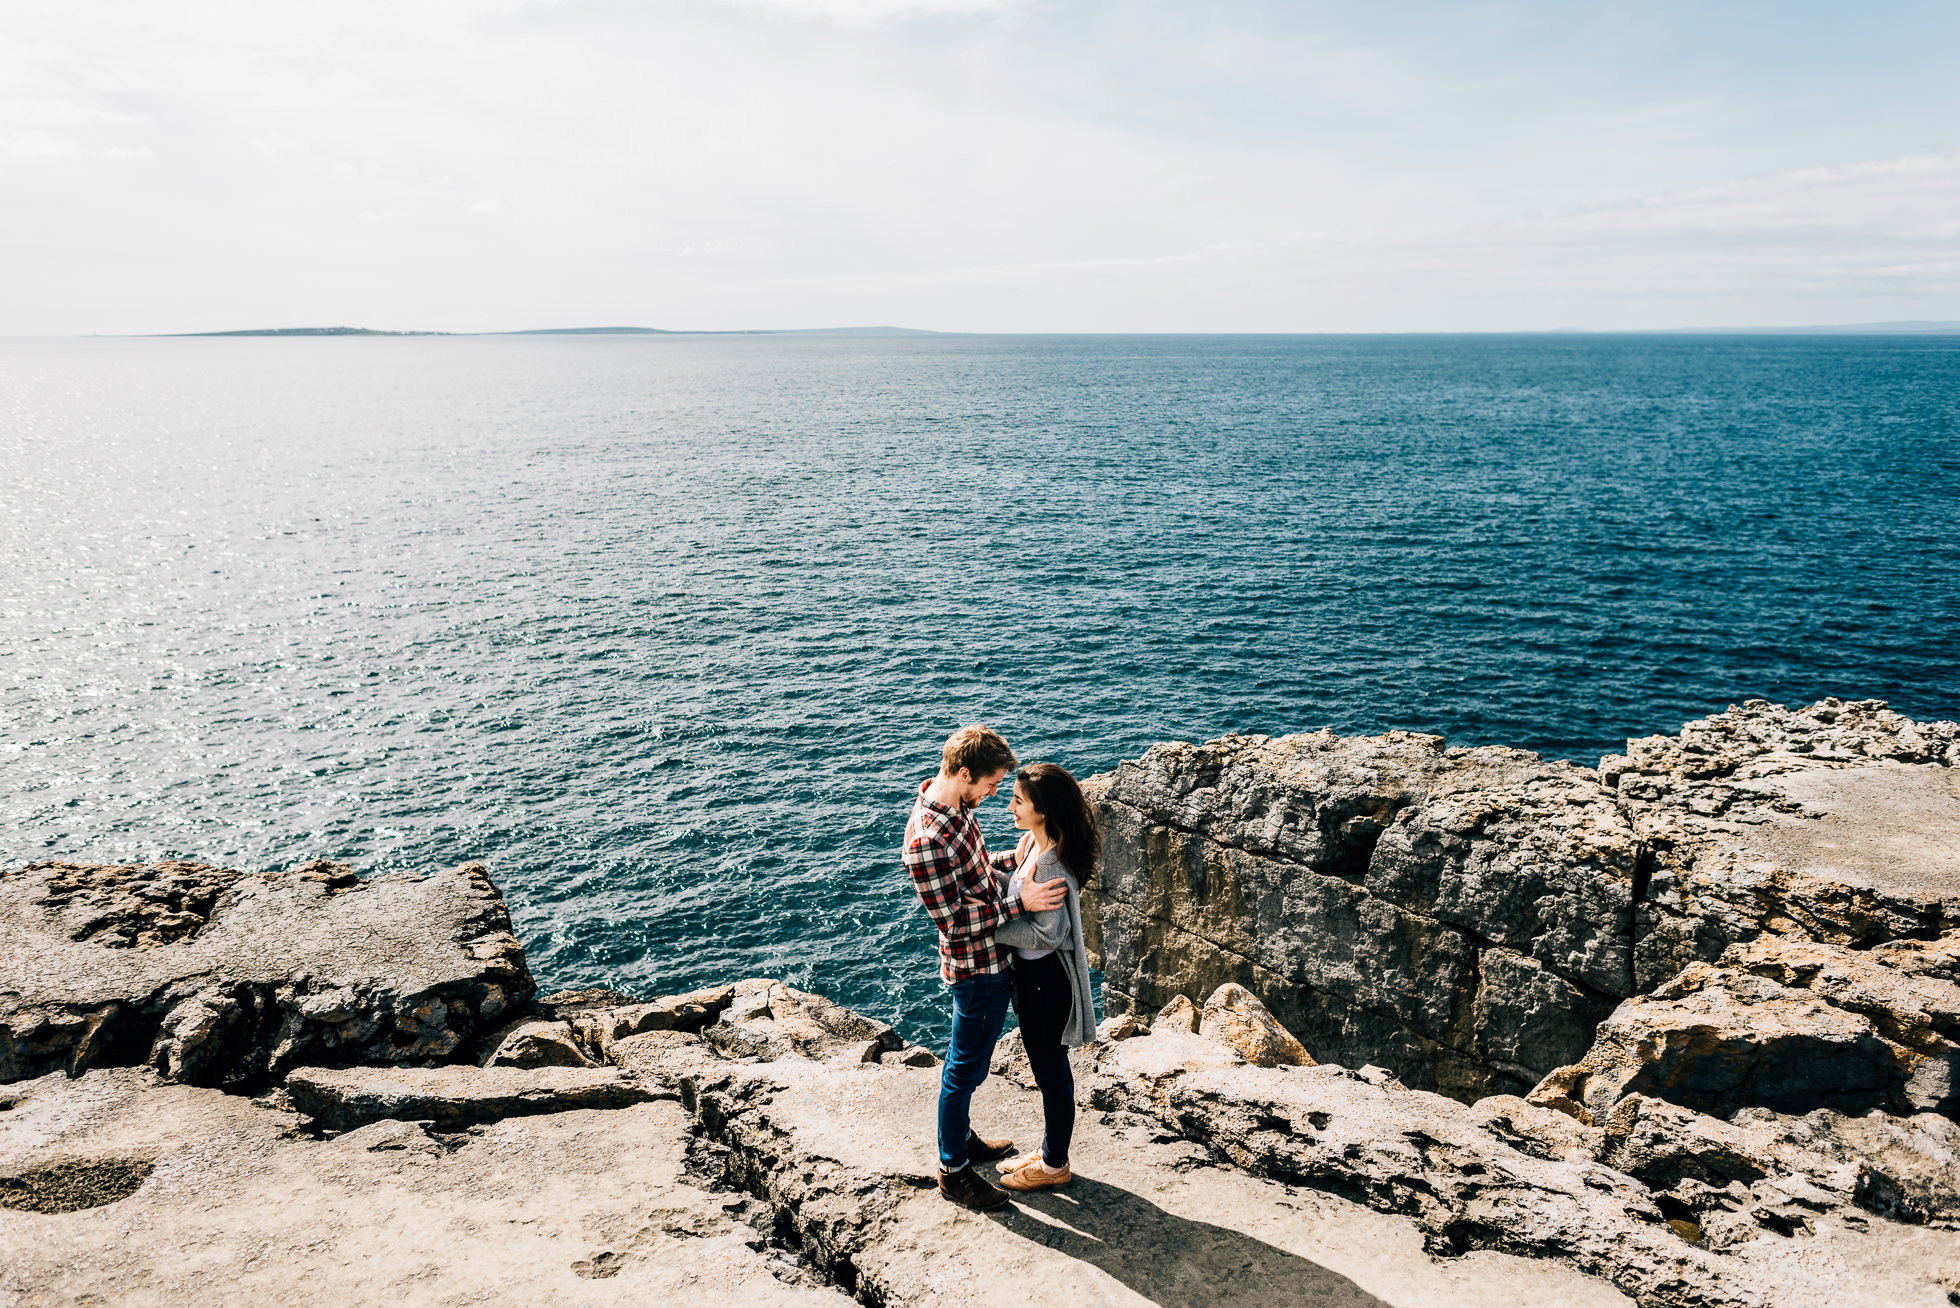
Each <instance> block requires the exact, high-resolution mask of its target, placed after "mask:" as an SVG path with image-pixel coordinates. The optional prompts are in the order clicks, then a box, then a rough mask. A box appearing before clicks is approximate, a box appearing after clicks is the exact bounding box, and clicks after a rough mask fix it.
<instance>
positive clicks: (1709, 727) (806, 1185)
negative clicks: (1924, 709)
mask: <svg viewBox="0 0 1960 1308" xmlns="http://www.w3.org/2000/svg"><path fill="white" fill-rule="evenodd" d="M1955 741H1956V731H1955V729H1954V725H1953V724H1951V723H1931V724H1923V723H1914V722H1911V721H1909V720H1907V719H1905V718H1902V717H1900V716H1899V715H1897V714H1892V713H1890V712H1889V710H1887V709H1886V708H1885V706H1884V705H1882V704H1878V703H1876V702H1873V701H1854V702H1850V703H1844V702H1840V701H1835V700H1827V701H1823V702H1821V703H1819V704H1817V705H1812V706H1811V707H1810V708H1808V709H1805V710H1803V711H1801V712H1796V713H1792V712H1790V711H1789V710H1786V709H1783V708H1780V707H1778V706H1775V705H1768V704H1761V703H1751V704H1748V705H1744V706H1741V707H1738V708H1732V709H1730V710H1728V711H1727V712H1726V713H1722V714H1715V715H1712V716H1711V717H1709V718H1706V719H1703V720H1701V721H1699V722H1695V723H1690V724H1688V726H1687V727H1686V728H1684V730H1683V731H1682V732H1681V733H1680V735H1679V736H1676V737H1653V738H1650V739H1648V740H1641V741H1633V742H1630V743H1629V747H1628V751H1627V753H1626V754H1624V755H1613V756H1609V757H1608V758H1607V759H1606V760H1604V761H1603V763H1602V767H1601V768H1600V769H1598V770H1594V769H1588V768H1581V767H1574V766H1571V765H1568V764H1563V763H1547V762H1545V761H1544V760H1541V759H1539V758H1537V757H1536V756H1535V755H1532V754H1529V753H1526V752H1524V751H1519V750H1511V749H1504V748H1501V747H1495V746H1486V747H1480V748H1475V749H1461V748H1449V747H1447V746H1446V745H1445V743H1444V742H1443V741H1441V740H1439V739H1437V738H1435V737H1429V736H1419V735H1412V734H1409V733H1389V734H1387V735H1385V736H1380V737H1369V738H1362V739H1343V738H1340V737H1336V736H1333V735H1332V734H1331V733H1327V732H1317V733H1311V734H1308V735H1301V736H1290V737H1282V738H1265V737H1250V736H1233V737H1227V738H1225V739H1223V740H1219V741H1213V742H1210V743H1208V744H1205V745H1196V746H1194V745H1165V746H1159V747H1157V748H1154V749H1152V750H1151V751H1149V752H1148V753H1147V754H1146V755H1145V757H1144V758H1142V759H1140V760H1136V761H1133V762H1130V763H1126V764H1124V765H1122V766H1121V767H1120V768H1119V769H1118V770H1117V771H1116V772H1115V773H1114V774H1113V775H1112V776H1109V777H1105V778H1102V779H1099V780H1097V781H1096V782H1095V783H1093V784H1092V786H1091V787H1090V789H1091V791H1092V793H1093V794H1094V796H1095V798H1096V802H1097V803H1098V805H1099V806H1100V808H1101V810H1102V813H1103V817H1104V822H1105V826H1106V830H1107V835H1108V838H1109V841H1108V858H1107V860H1106V866H1105V868H1104V870H1103V875H1102V876H1101V877H1100V878H1099V879H1098V882H1097V883H1096V886H1095V888H1094V890H1093V892H1092V893H1091V894H1089V895H1086V896H1085V904H1086V905H1087V906H1088V909H1089V913H1088V917H1089V921H1088V923H1087V925H1088V927H1089V929H1090V934H1091V936H1092V941H1091V943H1092V945H1093V946H1094V947H1095V949H1096V950H1097V951H1099V954H1100V957H1101V960H1102V964H1103V967H1104V969H1105V977H1106V989H1105V1000H1106V1006H1107V1007H1108V1008H1109V1010H1110V1016H1109V1017H1108V1018H1107V1019H1106V1020H1105V1021H1104V1023H1103V1024H1102V1026H1101V1027H1100V1029H1099V1032H1098V1038H1097V1039H1096V1041H1095V1042H1093V1043H1092V1044H1091V1045H1090V1046H1089V1047H1088V1048H1087V1049H1085V1050H1082V1051H1079V1052H1078V1053H1077V1054H1076V1055H1075V1056H1074V1058H1073V1060H1072V1061H1073V1063H1074V1066H1075V1069H1076V1073H1077V1084H1078V1098H1079V1100H1080V1101H1081V1102H1082V1105H1083V1108H1084V1110H1085V1111H1084V1112H1083V1114H1082V1118H1081V1124H1080V1127H1079V1130H1078V1134H1077V1141H1076V1149H1075V1160H1074V1161H1075V1165H1076V1170H1077V1172H1078V1179H1077V1181H1076V1182H1075V1183H1074V1185H1073V1186H1072V1187H1071V1188H1070V1189H1069V1190H1068V1191H1067V1192H1065V1193H1061V1194H1050V1195H1037V1196H1033V1197H1031V1198H1029V1199H1027V1200H1025V1201H1024V1202H1021V1203H1019V1204H1017V1205H1016V1207H1014V1208H1013V1209H1011V1210H1009V1211H1008V1212H1007V1213H1006V1214H1005V1215H1002V1216H999V1217H995V1218H986V1217H981V1216H977V1215H974V1214H970V1213H966V1212H964V1211H963V1210H959V1209H956V1208H954V1207H952V1206H950V1205H948V1204H946V1203H944V1202H943V1201H941V1200H940V1199H939V1198H938V1197H937V1196H936V1195H935V1194H934V1193H933V1191H932V1179H931V1177H932V1171H933V1166H934V1164H933V1157H932V1155H933V1149H932V1141H933V1104H934V1096H935V1090H936V1085H937V1081H938V1075H939V1073H938V1070H937V1066H936V1063H937V1060H936V1059H935V1058H934V1056H933V1054H932V1053H931V1052H930V1051H928V1050H925V1049H921V1048H919V1047H917V1046H915V1045H912V1044H910V1043H908V1042H907V1041H906V1040H905V1039H904V1038H903V1037H902V1035H901V1034H900V1033H899V1032H897V1031H895V1030H893V1029H892V1028H891V1027H890V1026H888V1025H886V1024H884V1023H881V1022H878V1021H876V1020H874V1019H870V1018H867V1017H865V1016H863V1015H860V1014H856V1013H853V1012H850V1011H849V1010H847V1009H844V1008H842V1007H840V1006H838V1005H837V1004H835V1003H833V1002H832V1001H830V1000H828V999H826V998H824V997H822V996H820V995H814V994H808V993H805V992H801V991H798V990H795V989H793V988H790V987H788V986H785V985H783V984H782V983H780V982H778V981H774V980H769V979H766V978H758V979H749V980H742V981H734V982H731V983H729V984H727V985H722V986H715V987H710V988H707V989H704V990H699V991H694V992H691V993H688V994H684V995H667V996H657V997H650V998H646V997H635V996H631V995H626V994H620V993H617V992H613V991H607V990H589V991H578V992H563V993H559V994H554V995H549V996H546V997H543V998H538V997H536V996H535V995H534V993H533V992H534V990H535V987H534V985H533V983H532V981H531V978H530V975H529V973H528V970H527V969H526V967H525V963H524V958H523V953H522V951H521V949H520V948H519V947H518V945H517V942H516V940H515V939H514V937H513V936H512V935H511V931H510V921H509V917H508V915H507V913H506V912H505V910H504V907H503V904H502V901H501V898H500V897H499V896H498V894H497V891H496V888H495V886H494V885H493V884H492V883H491V881H490V878H489V876H488V874H487V873H486V872H485V870H484V869H483V868H482V866H481V865H478V864H469V865H465V866H464V867H462V868H459V869H456V870H453V871H435V872H428V873H424V874H417V875H390V876H384V877H374V878H368V879H362V878H360V877H357V876H355V875H354V874H353V873H352V872H351V870H349V869H347V868H345V867H343V866H340V865H337V864H326V863H313V864H308V865H305V866H303V867H300V868H295V869H292V870H290V871H287V872H282V873H276V874H268V875H241V874H240V873H237V872H235V871H230V870H226V869H222V868H215V867H208V866H204V865H199V864H190V863H181V862H166V863H153V864H133V865H88V864H53V863H42V864H33V865H30V866H28V867H25V868H20V869H17V870H14V871H11V872H3V873H0V933H4V936H3V937H0V938H6V939H8V940H9V942H10V944H14V945H16V948H15V949H14V950H13V952H12V953H11V954H10V955H9V956H7V957H5V958H0V1303H8V1302H11V1301H12V1299H13V1298H21V1299H23V1300H24V1301H27V1302H37V1303H39V1302H47V1303H76V1304H80V1303H87V1302H100V1301H102V1300H104V1299H105V1298H106V1299H122V1300H138V1299H140V1300H142V1301H145V1302H154V1303H158V1304H164V1305H169V1304H187V1305H188V1304H191V1303H197V1304H203V1303H209V1302H214V1301H215V1302H231V1301H236V1302H251V1301H257V1300H260V1299H264V1298H268V1297H273V1296H275V1295H276V1296H277V1297H280V1298H282V1299H288V1300H291V1301H293V1302H295V1303H308V1302H319V1303H341V1302H350V1301H353V1300H357V1299H360V1300H365V1299H389V1300H399V1299H410V1300H426V1301H429V1302H437V1301H441V1302H461V1301H470V1302H512V1303H517V1302H522V1303H525V1304H532V1303H574V1302H578V1303H614V1302H617V1303H633V1302H650V1301H657V1302H668V1301H674V1302H678V1301H688V1302H699V1303H704V1304H731V1305H732V1304H741V1305H744V1306H748V1305H773V1304H793V1305H798V1308H802V1306H804V1305H814V1304H819V1303H833V1304H834V1303H842V1302H845V1301H846V1300H847V1298H856V1299H857V1300H859V1301H862V1302H873V1303H881V1304H887V1305H907V1304H921V1305H923V1304H944V1303H949V1302H965V1303H974V1304H990V1303H995V1302H998V1303H1002V1304H1006V1303H1022V1302H1027V1301H1029V1298H1030V1296H1031V1295H1032V1296H1033V1299H1034V1301H1036V1302H1054V1303H1064V1302H1066V1303H1076V1302H1108V1303H1114V1304H1136V1305H1139V1306H1141V1305H1145V1304H1156V1305H1166V1304H1172V1303H1178V1304H1207V1305H1212V1304H1218V1305H1223V1304H1234V1305H1237V1304H1244V1305H1247V1306H1248V1308H1250V1306H1251V1305H1263V1304H1267V1303H1273V1302H1306V1301H1323V1300H1329V1301H1340V1302H1352V1303H1360V1304H1367V1303H1376V1302H1380V1303H1391V1302H1392V1303H1395V1304H1398V1305H1405V1306H1406V1305H1417V1304H1429V1303H1434V1304H1491V1305H1497V1304H1515V1303H1519V1302H1536V1301H1544V1302H1555V1303H1561V1304H1564V1303H1572V1304H1600V1305H1605V1304H1609V1303H1624V1302H1627V1301H1629V1300H1632V1301H1635V1302H1638V1303H1642V1304H1650V1305H1735V1306H1736V1308H1742V1306H1744V1305H1750V1306H1753V1305H1777V1306H1778V1308H1789V1306H1793V1305H1806V1306H1807V1305H1818V1308H1837V1306H1838V1305H1841V1304H1844V1303H1849V1302H1859V1303H1864V1302H1871V1303H1881V1302H1882V1303H1899V1304H1925V1305H1927V1306H1928V1308H1934V1305H1937V1304H1940V1303H1942V1302H1945V1301H1947V1300H1948V1299H1950V1298H1951V1299H1953V1300H1954V1301H1956V1302H1960V1277H1956V1275H1955V1274H1954V1272H1953V1270H1952V1269H1954V1268H1956V1267H1960V1094H1956V1089H1960V898H1956V896H1955V895H1954V894H1953V893H1952V889H1951V887H1950V886H1948V885H1947V884H1946V883H1944V882H1943V881H1942V880H1941V878H1942V877H1943V876H1944V875H1945V872H1944V871H1943V869H1945V868H1947V867H1948V866H1949V865H1948V864H1947V863H1944V862H1942V861H1941V860H1942V859H1944V858H1946V857H1947V856H1948V855H1947V851H1951V850H1953V849H1956V848H1960V844H1956V842H1955V841H1954V840H1953V838H1952V837H1953V833H1954V832H1955V831H1956V830H1960V791H1956V790H1955V789H1954V787H1953V784H1952V782H1953V779H1954V778H1955V777H1956V776H1960V770H1956V769H1955V767H1954V764H1955V762H1956V756H1955V748H1954V747H1955ZM994 1070H995V1071H996V1073H998V1075H997V1076H996V1077H995V1078H994V1079H993V1080H992V1081H990V1082H989V1083H988V1085H987V1086H985V1087H983V1089H982V1092H981V1095H980V1097H979V1099H978V1101H977V1103H978V1112H979V1120H980V1121H981V1122H982V1123H983V1124H985V1125H987V1126H988V1128H989V1129H992V1127H993V1124H995V1123H999V1124H1000V1125H1001V1126H1002V1127H1003V1128H1005V1129H1007V1130H1011V1132H1012V1133H1013V1134H1015V1135H1016V1136H1017V1137H1019V1138H1021V1139H1022V1140H1023V1142H1024V1143H1031V1142H1032V1140H1033V1139H1034V1138H1035V1136H1036V1135H1037V1134H1038V1131H1039V1112H1040V1110H1039V1102H1038V1097H1037V1096H1035V1095H1034V1094H1033V1093H1032V1088H1031V1081H1030V1080H1029V1079H1028V1077H1027V1072H1026V1064H1025V1058H1024V1057H1022V1056H1019V1055H1018V1054H1017V1052H1016V1042H1015V1041H1014V1040H1012V1039H1010V1040H1008V1041H1006V1042H1003V1045H1002V1048H1001V1050H1000V1051H999V1057H998V1058H997V1061H996V1064H995V1069H994ZM220 1087H223V1088H225V1089H228V1090H230V1091H233V1092H234V1093H224V1092H223V1090H221V1089H220ZM1436 1090H1440V1091H1443V1092H1444V1093H1442V1094H1438V1093H1432V1091H1436ZM237 1091H245V1092H248V1093H256V1094H257V1097H256V1098H251V1099H248V1098H245V1097H244V1096H243V1095H242V1094H239V1093H235V1092H237ZM135 1232H141V1236H140V1238H139V1237H138V1236H136V1235H135V1234H133V1233H135Z"/></svg>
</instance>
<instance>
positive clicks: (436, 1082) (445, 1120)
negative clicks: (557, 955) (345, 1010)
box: [286, 1064, 660, 1131]
mask: <svg viewBox="0 0 1960 1308" xmlns="http://www.w3.org/2000/svg"><path fill="white" fill-rule="evenodd" d="M286 1093H287V1094H288V1095H289V1096H291V1099H292V1104H293V1107H294V1108H296V1109H297V1110H298V1111H299V1112H301V1113H303V1114H305V1115H306V1116H307V1117H309V1118H311V1119H312V1120H313V1121H314V1123H316V1124H317V1125H319V1126H321V1127H324V1128H326V1129H328V1130H334V1131H349V1130H352V1129H354V1128H355V1127H358V1126H364V1125H366V1124H368V1123H370V1122H379V1121H381V1120H383V1119H385V1118H396V1119H399V1120H401V1121H405V1122H428V1123H431V1124H432V1125H433V1126H434V1127H435V1129H437V1130H440V1131H461V1130H463V1129H464V1128H465V1127H470V1126H479V1125H483V1124H485V1123H489V1122H499V1121H502V1120H503V1119H504V1118H507V1117H531V1116H536V1115H538V1114H541V1113H562V1112H567V1111H569V1110H572V1109H580V1108H626V1107H630V1106H631V1105H633V1104H639V1103H646V1102H647V1101H649V1100H652V1099H656V1098H659V1097H660V1095H659V1093H658V1092H656V1091H655V1090H654V1088H653V1087H651V1086H649V1085H647V1084H644V1083H643V1082H641V1081H640V1080H639V1079H638V1078H636V1077H634V1076H633V1075H632V1074H630V1073H627V1072H622V1071H620V1070H619V1069H617V1068H612V1067H540V1068H515V1067H472V1066H469V1065H468V1064H460V1065H456V1066H450V1067H394V1068H384V1067H349V1068H320V1067H302V1068H298V1069H295V1070H294V1071H292V1072H290V1073H288V1074H287V1076H286Z"/></svg>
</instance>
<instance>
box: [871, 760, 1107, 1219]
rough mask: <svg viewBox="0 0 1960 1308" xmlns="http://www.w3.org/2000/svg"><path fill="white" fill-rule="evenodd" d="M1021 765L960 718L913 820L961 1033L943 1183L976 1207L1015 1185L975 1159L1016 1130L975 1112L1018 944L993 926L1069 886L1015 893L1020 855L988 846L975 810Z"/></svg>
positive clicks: (909, 841) (1039, 906) (1001, 1198)
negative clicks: (978, 1124) (976, 1124)
mask: <svg viewBox="0 0 1960 1308" xmlns="http://www.w3.org/2000/svg"><path fill="white" fill-rule="evenodd" d="M1015 766H1016V763H1015V759H1014V751H1013V750H1011V749H1009V748H1008V747H1007V742H1006V741H1005V740H1002V739H1001V738H1000V736H999V735H998V734H996V733H995V732H993V731H990V730H988V729H987V728H986V727H961V728H960V729H959V730H958V731H955V732H954V733H953V734H952V735H951V736H949V737H947V740H946V747H945V749H943V750H942V751H940V756H939V775H938V776H936V777H933V778H932V779H931V780H928V781H924V782H921V783H920V785H919V794H918V798H917V799H916V801H915V802H914V803H913V805H912V819H911V821H909V822H907V823H906V824H905V851H904V855H903V857H904V860H905V870H906V871H908V872H910V873H911V874H912V885H913V887H914V888H915V889H917V890H918V892H919V898H920V900H921V901H923V902H924V904H925V906H926V912H927V913H929V914H930V915H931V916H932V921H933V925H935V926H937V927H938V928H939V975H940V979H941V980H943V981H945V983H946V985H947V987H948V989H950V990H951V991H952V995H953V1037H952V1040H951V1042H950V1044H949V1045H948V1047H947V1050H946V1066H945V1069H944V1070H943V1071H942V1072H941V1073H940V1077H939V1191H940V1193H941V1194H943V1195H945V1196H946V1197H947V1198H948V1199H951V1200H952V1201H953V1202H954V1203H957V1204H963V1205H964V1206H966V1207H968V1208H972V1209H975V1210H986V1209H989V1208H998V1207H1000V1206H1001V1205H1002V1204H1004V1203H1006V1202H1007V1200H1008V1194H1007V1191H1005V1190H1003V1189H1001V1188H1000V1187H999V1186H997V1185H995V1184H993V1183H992V1182H991V1181H989V1180H987V1179H986V1178H985V1177H983V1176H981V1175H980V1174H979V1173H978V1172H976V1171H974V1170H973V1164H975V1163H987V1162H992V1161H993V1160H994V1159H996V1158H1005V1157H1006V1156H1007V1155H1008V1154H1009V1153H1010V1152H1012V1151H1013V1148H1014V1142H1013V1141H1012V1140H983V1139H981V1138H980V1137H979V1136H977V1135H975V1134H974V1133H973V1127H972V1124H971V1121H970V1120H969V1109H970V1107H971V1105H972V1102H973V1092H974V1091H975V1090H977V1089H978V1088H979V1087H980V1083H981V1082H982V1081H985V1080H986V1079H987V1068H988V1065H989V1064H991V1063H992V1062H993V1058H994V1042H995V1041H997V1040H999V1039H1000V1028H1001V1025H1002V1024H1003V1023H1004V1022H1006V1021H1007V1003H1008V998H1009V995H1010V993H1011V991H1012V988H1013V981H1012V978H1011V977H1010V976H1009V975H1008V970H1007V969H1008V962H1009V956H1010V955H1011V953H1012V951H1011V950H1008V949H1005V948H1003V947H1002V946H999V945H996V944H995V943H994V932H995V930H997V929H998V928H999V927H1000V925H1001V924H1002V923H1004V922H1007V921H1009V920H1011V919H1013V918H1017V917H1019V916H1021V914H1022V913H1024V912H1026V913H1035V912H1044V911H1046V910H1048V909H1051V908H1054V907H1056V906H1057V905H1059V904H1060V903H1061V902H1062V900H1063V898H1064V896H1066V895H1067V893H1068V889H1067V885H1066V883H1065V882H1064V881H1063V879H1062V878H1061V877H1056V878H1055V879H1054V880H1052V881H1044V882H1042V883H1041V884H1039V885H1031V886H1023V887H1022V888H1021V893H1020V896H1019V898H1017V899H1015V900H1013V901H1012V902H1009V901H1008V900H1007V898H1006V893H1005V892H1006V889H1007V874H1008V873H1009V872H1011V871H1012V870H1013V868H1014V859H1015V856H1014V855H1013V854H1002V855H1000V856H998V857H995V858H991V859H990V858H989V857H988V856H987V842H986V841H985V840H984V839H983V838H982V837H981V835H980V824H979V823H978V822H976V821H974V818H973V810H974V809H975V808H976V807H977V806H978V805H979V804H980V802H981V801H982V800H986V799H991V798H993V795H994V792H995V791H997V790H999V789H1000V783H1001V780H1002V779H1003V778H1004V777H1006V775H1007V771H1008V769H1009V768H1012V767H1015Z"/></svg>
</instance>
